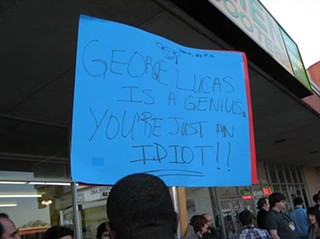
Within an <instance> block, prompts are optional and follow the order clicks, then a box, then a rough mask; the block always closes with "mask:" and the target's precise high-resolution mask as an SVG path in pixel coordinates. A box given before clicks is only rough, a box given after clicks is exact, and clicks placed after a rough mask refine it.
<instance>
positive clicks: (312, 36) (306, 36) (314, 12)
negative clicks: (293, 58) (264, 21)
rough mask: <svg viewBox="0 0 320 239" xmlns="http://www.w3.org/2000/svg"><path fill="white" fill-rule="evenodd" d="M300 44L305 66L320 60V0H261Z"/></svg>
mask: <svg viewBox="0 0 320 239" xmlns="http://www.w3.org/2000/svg"><path fill="white" fill-rule="evenodd" d="M260 2H261V3H262V4H263V5H264V6H265V7H266V8H267V9H268V11H269V12H270V13H271V15H272V16H273V17H274V18H275V19H276V21H277V22H278V23H279V24H280V25H281V26H282V28H283V29H284V30H285V31H286V32H287V33H288V34H289V36H290V37H291V38H292V39H293V40H294V41H295V43H296V44H297V45H298V47H299V50H300V54H301V56H302V60H303V63H304V66H305V68H306V69H307V68H308V67H309V66H311V65H312V64H314V63H316V62H318V61H320V30H319V23H320V0H304V1H301V0H260Z"/></svg>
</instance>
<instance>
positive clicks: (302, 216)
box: [290, 197, 309, 239]
mask: <svg viewBox="0 0 320 239" xmlns="http://www.w3.org/2000/svg"><path fill="white" fill-rule="evenodd" d="M293 204H294V207H295V208H294V210H293V211H292V212H291V213H290V218H291V219H292V221H293V222H294V224H295V226H296V228H297V231H298V233H299V235H300V238H301V239H306V238H307V237H308V228H309V221H308V216H307V209H305V208H303V206H302V205H303V199H302V198H301V197H296V198H294V199H293Z"/></svg>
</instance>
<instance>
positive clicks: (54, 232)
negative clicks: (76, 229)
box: [43, 226, 73, 239]
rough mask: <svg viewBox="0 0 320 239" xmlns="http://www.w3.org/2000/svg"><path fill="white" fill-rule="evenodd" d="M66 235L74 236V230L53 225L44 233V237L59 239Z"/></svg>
mask: <svg viewBox="0 0 320 239" xmlns="http://www.w3.org/2000/svg"><path fill="white" fill-rule="evenodd" d="M64 236H71V237H73V231H72V230H71V229H70V228H68V227H63V226H52V227H50V228H49V229H48V230H46V232H45V233H44V235H43V239H59V238H61V237H64Z"/></svg>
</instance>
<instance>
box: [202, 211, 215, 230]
mask: <svg viewBox="0 0 320 239" xmlns="http://www.w3.org/2000/svg"><path fill="white" fill-rule="evenodd" d="M202 216H204V217H205V218H206V220H207V225H208V227H211V228H212V227H214V224H215V221H214V218H213V217H212V216H211V215H210V214H208V213H203V214H202Z"/></svg>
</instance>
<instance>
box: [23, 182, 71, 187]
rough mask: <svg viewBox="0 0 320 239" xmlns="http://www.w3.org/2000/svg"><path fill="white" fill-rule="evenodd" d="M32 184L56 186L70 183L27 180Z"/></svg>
mask: <svg viewBox="0 0 320 239" xmlns="http://www.w3.org/2000/svg"><path fill="white" fill-rule="evenodd" d="M28 184H32V185H56V186H70V183H59V182H29V183H28Z"/></svg>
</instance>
